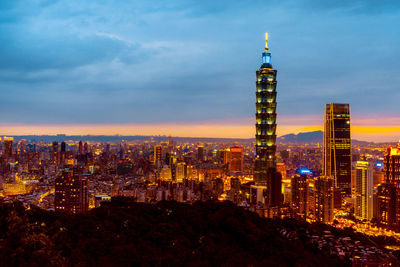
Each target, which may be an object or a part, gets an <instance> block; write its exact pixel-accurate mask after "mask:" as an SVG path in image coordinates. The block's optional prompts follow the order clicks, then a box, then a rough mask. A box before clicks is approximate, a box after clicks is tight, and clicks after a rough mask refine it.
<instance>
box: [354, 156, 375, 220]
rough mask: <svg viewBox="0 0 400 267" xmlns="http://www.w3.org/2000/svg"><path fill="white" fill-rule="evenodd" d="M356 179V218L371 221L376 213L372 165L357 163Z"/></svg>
mask: <svg viewBox="0 0 400 267" xmlns="http://www.w3.org/2000/svg"><path fill="white" fill-rule="evenodd" d="M355 178H356V190H355V191H356V192H355V193H356V205H355V207H354V213H355V216H356V217H357V218H359V219H367V220H371V219H372V216H373V211H374V210H373V209H374V206H373V205H374V201H373V191H372V190H373V175H372V164H371V163H370V162H368V161H357V163H356V177H355Z"/></svg>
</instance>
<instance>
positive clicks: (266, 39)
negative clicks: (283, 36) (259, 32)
mask: <svg viewBox="0 0 400 267" xmlns="http://www.w3.org/2000/svg"><path fill="white" fill-rule="evenodd" d="M268 51H269V49H268V32H266V33H265V48H264V52H268Z"/></svg>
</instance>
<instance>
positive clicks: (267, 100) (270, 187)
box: [252, 33, 282, 207]
mask: <svg viewBox="0 0 400 267" xmlns="http://www.w3.org/2000/svg"><path fill="white" fill-rule="evenodd" d="M276 73H277V71H276V70H275V69H274V68H273V67H272V65H271V53H270V52H269V48H268V33H266V34H265V48H264V52H263V53H262V65H261V67H260V68H259V69H258V70H257V72H256V74H257V81H256V88H257V91H256V159H255V166H254V181H255V186H253V188H252V191H253V197H252V202H253V203H254V202H256V203H258V204H260V202H261V203H262V204H263V205H264V206H266V207H278V206H280V205H281V183H282V176H281V174H280V173H279V172H277V170H276V155H275V153H276ZM255 191H257V193H256V194H255Z"/></svg>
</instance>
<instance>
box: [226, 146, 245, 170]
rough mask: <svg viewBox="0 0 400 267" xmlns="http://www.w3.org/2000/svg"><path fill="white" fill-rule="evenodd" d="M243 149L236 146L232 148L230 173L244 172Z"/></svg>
mask: <svg viewBox="0 0 400 267" xmlns="http://www.w3.org/2000/svg"><path fill="white" fill-rule="evenodd" d="M243 152H244V149H243V147H239V146H234V147H231V148H230V152H229V153H230V155H229V171H230V172H243Z"/></svg>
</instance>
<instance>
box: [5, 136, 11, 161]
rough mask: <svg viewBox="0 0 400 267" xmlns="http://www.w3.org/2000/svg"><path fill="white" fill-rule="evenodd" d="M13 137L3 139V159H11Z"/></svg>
mask: <svg viewBox="0 0 400 267" xmlns="http://www.w3.org/2000/svg"><path fill="white" fill-rule="evenodd" d="M13 141H14V138H13V137H7V136H4V137H3V142H4V153H3V154H4V157H5V158H11V157H12V155H13Z"/></svg>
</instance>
